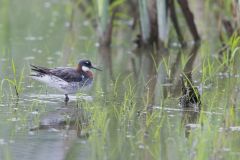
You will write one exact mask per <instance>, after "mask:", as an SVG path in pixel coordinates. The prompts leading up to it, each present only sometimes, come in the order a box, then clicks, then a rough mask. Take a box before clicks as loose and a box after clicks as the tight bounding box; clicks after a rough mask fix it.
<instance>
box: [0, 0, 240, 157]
mask: <svg viewBox="0 0 240 160" xmlns="http://www.w3.org/2000/svg"><path fill="white" fill-rule="evenodd" d="M73 12H74V18H73V19H71V17H72V16H71V15H72V13H73ZM210 16H211V15H210ZM0 19H1V21H0V78H1V82H2V83H1V90H0V91H1V93H0V96H1V99H0V159H3V160H32V159H35V160H43V159H51V160H61V159H66V160H74V159H119V160H120V159H163V160H166V159H169V160H172V159H239V156H240V149H239V148H240V118H239V116H240V112H239V100H238V99H239V86H240V85H239V73H238V70H237V68H239V64H240V63H239V62H238V61H239V59H238V57H237V56H236V57H237V58H236V61H234V63H233V64H229V66H227V67H226V66H224V65H223V62H220V60H219V59H218V58H217V56H216V51H217V50H218V48H219V46H220V45H219V44H218V43H212V42H215V41H214V38H216V35H217V33H216V32H213V31H214V28H209V30H208V31H206V32H205V36H206V35H207V36H209V37H207V38H206V37H205V38H204V39H203V41H202V43H201V46H200V48H199V50H198V51H197V52H196V57H195V59H194V60H193V62H194V63H193V65H190V66H191V67H190V68H189V70H192V71H193V79H194V80H195V83H196V85H198V86H199V88H200V90H201V92H202V96H201V99H202V111H201V112H198V111H194V110H183V109H182V108H180V107H179V105H178V98H179V96H180V88H181V86H179V83H178V80H179V77H178V76H179V74H180V73H181V71H182V70H183V68H184V64H186V61H187V59H188V58H189V57H191V56H188V55H189V53H190V51H191V47H192V46H191V45H189V47H188V48H187V49H185V50H181V52H182V56H181V58H180V59H177V57H178V56H177V55H178V54H180V53H179V49H178V48H176V47H175V48H174V47H173V48H169V56H164V58H163V59H162V60H161V62H160V67H159V72H158V78H157V86H156V93H155V104H154V105H153V106H151V108H150V110H151V111H149V110H148V108H146V104H147V100H146V98H145V97H144V95H145V94H146V93H147V89H146V84H147V83H148V80H146V77H145V74H146V68H145V64H144V63H143V64H142V65H138V64H139V63H140V62H141V60H139V57H138V56H137V55H136V54H134V53H133V45H132V41H133V40H132V37H134V36H135V35H136V33H132V31H131V28H130V27H128V25H126V22H124V23H123V24H122V25H119V26H117V27H118V28H119V30H118V32H116V33H114V36H113V37H114V38H113V44H112V47H111V49H112V59H113V76H114V77H113V78H111V76H110V75H109V72H108V68H106V67H105V66H107V65H104V64H102V63H101V60H100V59H101V56H100V54H99V48H98V46H99V44H98V42H97V33H96V28H94V27H93V26H92V25H91V20H87V18H86V17H84V16H83V15H82V14H81V12H80V11H79V10H78V8H77V7H76V6H74V4H73V2H71V1H67V0H66V1H65V0H62V1H61V0H59V1H54V0H53V1H40V0H36V1H31V0H24V1H23V2H22V3H21V4H20V3H19V1H17V0H11V1H8V0H0ZM212 23H214V22H213V21H209V25H212ZM71 24H73V26H72V27H71ZM186 34H189V33H186ZM187 36H188V35H187ZM174 38H175V37H174V36H173V39H174ZM189 39H190V36H189ZM189 43H191V42H189ZM81 58H87V59H90V60H91V61H92V62H93V63H94V64H96V65H97V66H99V67H100V68H102V69H103V70H104V71H103V72H97V71H96V72H95V71H94V75H95V77H94V78H95V80H94V86H93V88H92V89H91V91H89V92H87V93H84V95H83V94H79V95H71V96H70V102H69V103H68V104H67V105H66V104H65V103H64V95H62V94H61V93H58V92H57V91H56V90H54V89H51V88H48V87H46V86H45V85H43V84H41V83H38V82H35V81H34V80H31V79H30V78H29V77H28V75H29V74H30V72H31V71H30V67H29V64H37V65H41V66H46V67H56V66H73V67H74V66H76V64H77V63H78V60H79V59H81ZM133 59H134V60H135V62H136V64H137V65H136V66H137V67H139V68H140V72H138V74H137V75H135V74H134V72H133V67H132V60H133ZM13 63H14V65H15V67H13ZM172 66H173V67H172ZM174 67H175V68H177V69H176V70H175V69H173V68H174ZM13 68H15V69H13ZM226 68H227V69H226ZM137 69H138V68H137ZM14 70H16V74H14ZM173 71H175V75H176V77H171V76H170V75H174V73H173ZM21 74H22V75H23V78H22V79H21ZM169 77H171V78H169ZM14 79H16V81H17V84H18V86H19V88H18V89H19V98H17V97H16V93H15V89H14V85H13V83H12V82H14ZM20 79H21V82H20V83H18V82H19V80H20ZM113 79H114V80H113ZM11 80H12V82H10V81H11ZM60 122H61V123H60ZM49 123H50V124H49Z"/></svg>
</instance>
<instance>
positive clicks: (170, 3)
mask: <svg viewBox="0 0 240 160" xmlns="http://www.w3.org/2000/svg"><path fill="white" fill-rule="evenodd" d="M168 7H169V9H170V17H171V20H172V23H173V26H174V28H175V30H176V33H177V36H178V40H179V42H180V43H181V44H182V46H183V47H184V46H185V42H184V38H183V35H182V33H181V30H180V27H179V23H178V19H177V15H176V10H175V5H174V0H169V1H168Z"/></svg>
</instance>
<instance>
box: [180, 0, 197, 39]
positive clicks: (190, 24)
mask: <svg viewBox="0 0 240 160" xmlns="http://www.w3.org/2000/svg"><path fill="white" fill-rule="evenodd" d="M178 3H179V5H180V7H181V9H182V12H183V14H184V17H185V19H186V21H187V24H188V27H189V29H190V32H191V34H192V36H193V38H194V41H195V42H197V41H199V40H200V36H199V34H198V31H197V27H196V25H195V22H194V17H193V14H192V12H191V10H190V8H189V6H188V1H187V0H178Z"/></svg>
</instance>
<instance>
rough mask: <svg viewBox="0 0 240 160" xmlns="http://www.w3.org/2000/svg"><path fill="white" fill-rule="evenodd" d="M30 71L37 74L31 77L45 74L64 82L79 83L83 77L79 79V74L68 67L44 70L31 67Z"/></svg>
mask: <svg viewBox="0 0 240 160" xmlns="http://www.w3.org/2000/svg"><path fill="white" fill-rule="evenodd" d="M31 67H32V68H31V69H32V71H35V72H36V73H37V74H34V75H33V74H32V75H31V76H42V75H45V74H48V75H54V76H56V77H59V78H61V79H63V80H64V81H66V82H80V81H82V79H83V78H84V77H81V74H80V73H79V72H77V71H76V69H74V68H70V67H58V68H45V67H40V66H35V65H31Z"/></svg>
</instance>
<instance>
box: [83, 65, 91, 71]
mask: <svg viewBox="0 0 240 160" xmlns="http://www.w3.org/2000/svg"><path fill="white" fill-rule="evenodd" d="M82 70H83V71H84V72H87V71H89V70H90V68H88V67H86V66H82Z"/></svg>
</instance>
